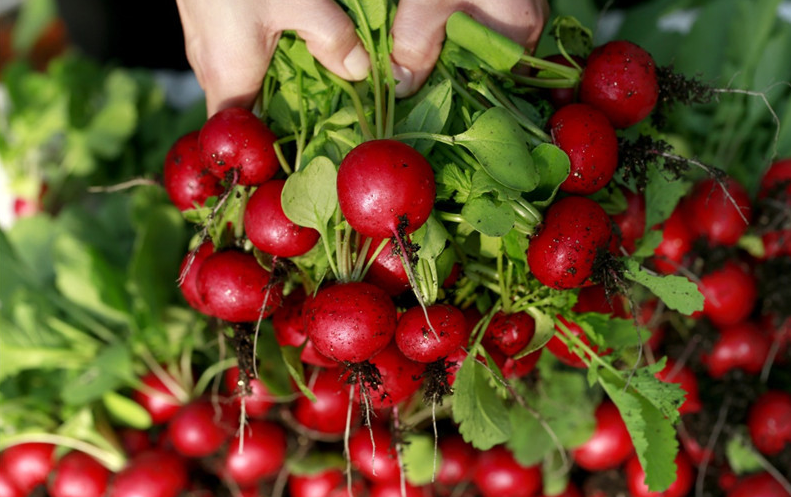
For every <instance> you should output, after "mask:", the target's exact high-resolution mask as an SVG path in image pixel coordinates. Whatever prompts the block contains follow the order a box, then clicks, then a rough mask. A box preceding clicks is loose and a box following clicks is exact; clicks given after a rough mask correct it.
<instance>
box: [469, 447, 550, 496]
mask: <svg viewBox="0 0 791 497" xmlns="http://www.w3.org/2000/svg"><path fill="white" fill-rule="evenodd" d="M472 480H473V482H474V483H475V485H476V486H477V487H478V490H480V492H481V495H482V496H483V497H531V496H533V495H535V494H536V492H538V491H539V490H540V489H541V485H542V477H541V466H540V465H536V466H522V465H521V464H519V463H518V462H517V461H516V459H514V456H513V454H511V452H510V451H508V449H506V448H505V447H503V446H502V445H496V446H494V447H492V448H491V449H489V450H487V451H483V452H481V453H480V454H479V455H478V459H477V461H476V462H475V466H474V467H473V470H472Z"/></svg>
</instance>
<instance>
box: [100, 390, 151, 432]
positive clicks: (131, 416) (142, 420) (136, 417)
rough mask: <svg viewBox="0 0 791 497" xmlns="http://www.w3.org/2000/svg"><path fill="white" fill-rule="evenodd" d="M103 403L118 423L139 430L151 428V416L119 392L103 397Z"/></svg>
mask: <svg viewBox="0 0 791 497" xmlns="http://www.w3.org/2000/svg"><path fill="white" fill-rule="evenodd" d="M102 403H103V404H104V407H105V408H106V409H107V412H108V413H109V414H110V417H111V418H113V421H115V422H116V423H119V424H121V425H124V426H130V427H132V428H135V429H137V430H147V429H149V428H151V425H152V421H151V414H149V413H148V411H146V409H145V408H144V407H143V406H141V405H140V404H138V403H137V402H135V401H134V400H132V399H130V398H129V397H124V396H123V395H121V394H119V393H118V392H115V391H112V390H110V391H107V392H105V393H104V394H103V395H102Z"/></svg>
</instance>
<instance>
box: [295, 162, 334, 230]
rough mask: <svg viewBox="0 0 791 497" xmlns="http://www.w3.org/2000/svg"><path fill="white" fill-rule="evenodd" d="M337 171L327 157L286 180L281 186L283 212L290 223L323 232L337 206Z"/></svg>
mask: <svg viewBox="0 0 791 497" xmlns="http://www.w3.org/2000/svg"><path fill="white" fill-rule="evenodd" d="M337 176H338V171H337V170H336V169H335V164H333V163H332V161H331V160H330V159H328V158H327V157H316V158H315V159H313V160H312V161H310V163H309V164H308V165H307V166H305V167H304V168H302V169H300V170H299V171H296V172H295V173H294V174H292V175H291V176H289V177H288V179H287V180H286V184H285V185H284V186H283V192H282V193H281V201H282V204H283V212H284V213H285V215H286V217H288V218H289V219H290V220H291V221H292V222H293V223H295V224H298V225H300V226H306V227H308V228H313V229H315V230H318V231H319V232H320V233H324V232H326V229H327V224H328V223H329V222H330V219H332V216H333V214H334V213H335V209H336V208H337V206H338V191H337V190H336V187H335V183H336V179H337Z"/></svg>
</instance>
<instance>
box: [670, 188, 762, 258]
mask: <svg viewBox="0 0 791 497" xmlns="http://www.w3.org/2000/svg"><path fill="white" fill-rule="evenodd" d="M684 205H685V207H684V208H685V211H686V219H687V222H688V223H689V226H690V228H691V229H692V232H693V233H694V234H695V235H697V236H702V237H703V238H705V239H706V240H708V241H709V243H711V244H713V245H724V246H733V245H736V242H738V241H739V239H740V238H741V236H742V235H743V234H744V233H745V232H746V231H747V228H749V226H750V221H751V220H752V203H751V201H750V195H749V193H748V192H747V190H746V189H745V188H744V186H742V185H741V184H740V183H738V182H737V181H736V180H734V179H732V178H726V179H725V180H723V183H722V184H719V183H718V182H717V181H716V180H714V179H711V178H710V179H706V180H703V181H700V182H698V183H696V184H695V186H694V187H693V189H692V191H691V192H690V193H689V196H688V197H687V199H686V202H685V204H684Z"/></svg>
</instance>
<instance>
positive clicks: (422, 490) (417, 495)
mask: <svg viewBox="0 0 791 497" xmlns="http://www.w3.org/2000/svg"><path fill="white" fill-rule="evenodd" d="M431 495H432V494H431V493H429V488H428V487H416V486H414V485H411V484H410V483H409V482H405V483H404V486H403V492H402V487H401V482H400V481H385V482H377V483H374V484H373V485H372V486H371V490H370V493H369V497H430V496H431Z"/></svg>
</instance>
